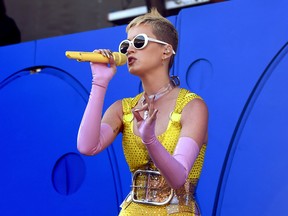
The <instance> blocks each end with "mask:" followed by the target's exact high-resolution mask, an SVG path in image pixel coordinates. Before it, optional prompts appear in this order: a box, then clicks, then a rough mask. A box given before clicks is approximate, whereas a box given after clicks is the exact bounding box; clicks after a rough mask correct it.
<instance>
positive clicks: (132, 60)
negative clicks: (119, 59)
mask: <svg viewBox="0 0 288 216" xmlns="http://www.w3.org/2000/svg"><path fill="white" fill-rule="evenodd" d="M136 60H137V59H136V58H134V57H132V56H130V57H128V64H129V65H131V64H133V63H134V62H135V61H136Z"/></svg>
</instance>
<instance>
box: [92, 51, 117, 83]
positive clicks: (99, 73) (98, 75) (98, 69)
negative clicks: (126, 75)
mask: <svg viewBox="0 0 288 216" xmlns="http://www.w3.org/2000/svg"><path fill="white" fill-rule="evenodd" d="M93 52H97V53H100V54H102V55H103V56H105V57H107V58H109V63H108V64H105V63H93V62H91V63H90V66H91V71H92V77H93V80H92V84H95V85H99V86H102V87H105V88H106V87H107V86H108V83H109V81H110V80H111V79H112V78H113V76H114V75H115V74H116V71H117V68H116V63H115V61H114V58H113V55H112V52H111V51H110V50H108V49H99V50H94V51H93ZM109 65H110V66H109Z"/></svg>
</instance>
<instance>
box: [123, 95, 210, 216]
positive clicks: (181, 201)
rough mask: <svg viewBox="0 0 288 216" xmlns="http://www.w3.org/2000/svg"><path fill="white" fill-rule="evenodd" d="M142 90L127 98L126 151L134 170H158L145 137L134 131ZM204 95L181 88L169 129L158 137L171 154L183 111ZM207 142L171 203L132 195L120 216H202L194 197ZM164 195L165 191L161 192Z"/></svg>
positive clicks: (124, 203)
mask: <svg viewBox="0 0 288 216" xmlns="http://www.w3.org/2000/svg"><path fill="white" fill-rule="evenodd" d="M141 97H142V93H141V94H139V95H137V96H136V97H134V98H124V99H123V100H122V106H123V113H124V115H123V124H124V129H123V150H124V154H125V157H126V161H127V163H128V165H129V168H130V171H131V172H132V174H133V173H135V172H136V171H137V170H139V169H141V170H143V169H149V170H157V168H156V167H155V166H154V165H153V164H152V165H149V164H151V159H150V158H149V155H148V152H147V150H146V147H145V146H144V144H143V143H142V142H141V138H140V137H138V136H136V135H135V134H134V133H133V114H132V109H133V108H134V107H135V106H136V105H137V103H138V101H139V100H140V99H141ZM195 98H200V97H199V96H198V95H196V94H194V93H191V92H189V91H188V90H185V89H181V90H180V92H179V95H178V98H177V101H176V106H175V108H174V110H173V112H172V113H171V115H170V121H169V123H168V127H167V130H166V131H165V132H164V133H163V134H161V135H160V136H158V137H157V138H158V140H159V141H160V143H161V144H162V145H163V146H164V147H165V148H166V150H167V151H168V152H170V154H172V153H173V151H174V149H175V147H176V144H177V141H178V138H179V134H180V130H181V124H180V119H181V112H182V110H183V108H184V106H185V105H186V104H187V103H188V102H189V101H191V100H193V99H195ZM205 150H206V144H205V145H203V146H202V148H201V150H200V154H199V155H198V157H197V159H196V161H195V163H194V165H193V167H192V169H191V171H190V173H189V177H188V179H187V181H186V183H185V185H183V186H182V187H181V188H180V189H177V190H175V191H174V196H173V198H172V200H171V201H169V203H167V204H165V205H151V204H142V203H137V202H133V201H131V195H130V196H128V197H127V198H126V200H124V202H123V203H122V210H121V212H120V214H119V215H120V216H128V215H129V216H138V215H149V216H152V215H159V216H162V215H174V216H176V215H181V216H184V215H187V216H188V215H189V216H193V215H200V210H199V208H198V205H197V203H196V201H195V199H194V195H195V189H196V185H197V182H198V179H199V176H200V173H201V170H202V165H203V160H204V154H205ZM159 194H161V191H160V192H159Z"/></svg>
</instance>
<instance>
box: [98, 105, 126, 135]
mask: <svg viewBox="0 0 288 216" xmlns="http://www.w3.org/2000/svg"><path fill="white" fill-rule="evenodd" d="M122 118H123V111H122V101H121V100H118V101H116V102H114V103H113V104H112V105H111V106H110V107H109V108H108V109H107V110H106V112H105V113H104V115H103V118H102V122H103V123H107V124H109V125H110V126H111V128H112V129H113V133H114V135H115V137H116V136H117V134H118V133H119V132H121V131H122Z"/></svg>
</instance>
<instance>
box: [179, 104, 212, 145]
mask: <svg viewBox="0 0 288 216" xmlns="http://www.w3.org/2000/svg"><path fill="white" fill-rule="evenodd" d="M181 125H182V130H181V135H182V136H188V137H192V138H193V139H194V140H195V141H196V142H197V143H198V144H199V147H201V145H202V144H203V143H206V142H207V130H208V108H207V105H206V103H205V102H204V101H203V100H201V99H199V98H195V99H193V100H191V101H190V102H189V103H187V105H186V106H185V107H184V109H183V111H182V116H181Z"/></svg>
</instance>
